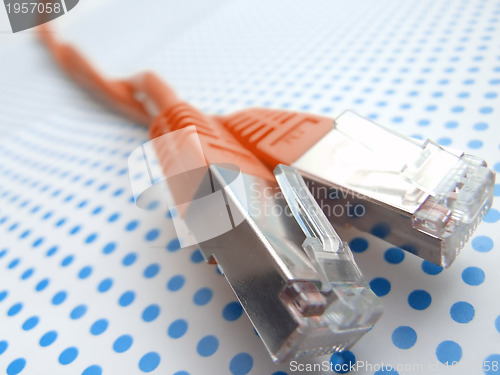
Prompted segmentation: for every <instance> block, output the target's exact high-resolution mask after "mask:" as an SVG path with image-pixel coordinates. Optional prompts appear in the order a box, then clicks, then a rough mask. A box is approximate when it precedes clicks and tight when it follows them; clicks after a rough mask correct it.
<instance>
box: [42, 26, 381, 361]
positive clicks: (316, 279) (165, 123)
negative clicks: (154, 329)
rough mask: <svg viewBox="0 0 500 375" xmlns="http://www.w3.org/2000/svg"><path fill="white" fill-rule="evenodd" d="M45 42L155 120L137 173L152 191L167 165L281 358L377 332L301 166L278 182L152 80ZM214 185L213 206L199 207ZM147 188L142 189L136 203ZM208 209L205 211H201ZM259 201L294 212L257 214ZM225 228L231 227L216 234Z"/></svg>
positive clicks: (107, 93)
mask: <svg viewBox="0 0 500 375" xmlns="http://www.w3.org/2000/svg"><path fill="white" fill-rule="evenodd" d="M39 35H40V37H41V38H42V40H43V42H44V43H45V45H46V46H47V48H48V49H49V50H50V52H51V53H52V55H53V56H54V58H55V59H56V61H57V62H58V63H59V64H60V65H61V67H62V68H63V69H64V70H65V71H66V72H67V73H68V74H69V75H70V76H71V77H72V78H73V79H74V80H76V81H77V82H79V83H80V84H82V85H84V86H85V87H86V88H88V89H89V90H90V91H92V92H94V93H95V94H96V95H98V96H99V97H100V98H101V99H102V100H104V101H106V102H107V103H109V104H110V105H111V106H113V107H114V108H115V109H117V110H119V111H120V112H122V113H123V114H125V115H127V116H129V117H130V118H132V119H134V120H135V121H140V122H142V123H144V124H149V123H151V126H150V129H149V131H150V137H151V139H152V140H151V141H150V142H148V143H146V144H145V145H143V146H141V147H140V148H138V149H136V150H135V151H134V152H133V153H132V154H131V155H130V157H129V168H132V167H134V166H135V164H134V163H133V162H132V163H131V160H133V161H135V160H136V159H137V160H138V161H137V163H138V164H139V165H142V166H144V165H145V166H146V167H147V168H146V169H147V172H148V173H146V175H149V178H150V181H146V185H145V188H146V190H147V189H148V188H149V187H150V186H149V185H151V186H153V185H155V183H156V182H157V181H158V179H156V177H157V175H156V172H155V169H154V167H155V166H159V167H160V170H161V171H160V172H161V173H162V174H163V175H164V176H165V177H166V179H165V181H166V184H165V185H166V186H167V187H168V189H169V192H170V193H172V195H173V196H174V200H173V203H174V204H175V205H176V206H175V208H177V207H179V206H182V207H184V209H183V211H182V214H181V216H182V219H183V222H185V223H186V224H187V226H188V227H189V230H190V232H193V233H194V237H195V238H196V239H197V240H198V242H199V246H200V250H201V251H202V253H203V255H204V257H205V258H206V259H207V260H208V261H215V262H216V263H217V264H218V265H219V267H220V268H221V270H222V271H223V274H224V276H225V277H226V279H227V280H228V282H229V283H230V285H231V287H232V289H233V291H234V293H235V295H236V297H237V298H238V300H239V301H240V303H241V305H242V307H243V309H244V310H245V312H246V314H247V315H248V317H249V319H250V321H251V322H252V324H253V326H254V327H255V329H256V331H257V332H258V334H259V336H260V338H261V339H262V341H263V343H264V345H265V346H266V348H267V350H268V352H269V353H270V355H271V358H272V359H273V360H274V361H277V362H282V361H286V360H290V359H293V358H300V357H304V356H319V355H327V354H331V353H333V352H338V351H343V350H346V349H349V348H351V347H352V346H353V345H354V344H355V343H356V342H357V341H358V340H359V339H360V338H361V337H362V336H363V335H364V334H365V333H366V332H368V331H369V330H370V329H371V328H372V327H373V325H374V324H375V323H376V322H377V320H378V319H379V318H380V316H381V314H382V305H381V302H380V300H379V299H378V297H377V296H376V295H375V294H374V293H373V291H372V290H371V289H370V287H369V286H368V284H367V282H366V281H365V280H364V278H363V276H362V274H361V272H360V270H359V268H358V266H357V264H356V262H355V261H354V258H353V255H352V253H351V251H350V249H349V246H348V245H347V244H346V243H344V242H343V241H342V240H341V239H340V238H339V236H338V235H337V233H336V232H335V230H334V229H333V227H332V226H331V224H330V222H329V221H328V219H327V218H326V217H325V215H324V214H323V212H322V211H321V209H320V207H319V206H318V204H317V203H316V201H315V200H314V198H313V197H312V195H311V193H310V192H309V190H308V188H307V186H306V185H305V182H304V180H303V179H302V177H301V176H300V175H299V174H298V173H297V172H296V170H295V169H294V168H293V167H289V166H286V165H281V164H280V165H278V166H276V168H274V175H273V172H271V171H272V169H271V168H270V167H269V166H266V165H265V164H264V163H263V162H262V161H261V160H259V159H258V158H257V156H255V155H254V154H253V153H251V152H250V151H249V150H248V149H246V148H245V147H243V146H242V144H241V143H240V141H239V140H237V139H236V137H234V136H233V135H232V134H231V133H230V132H229V130H228V129H227V128H225V127H224V126H222V124H221V123H220V121H219V120H218V119H217V118H215V117H212V116H206V115H204V114H202V113H200V112H199V111H197V110H196V109H195V108H193V107H192V106H190V105H189V104H187V103H185V102H183V101H181V100H179V99H178V98H177V97H176V96H175V94H174V93H173V91H172V90H171V89H170V88H169V87H168V86H166V85H165V84H164V83H163V82H161V80H160V79H159V78H158V77H157V76H155V75H154V74H152V73H145V74H143V75H140V76H137V77H134V78H132V79H130V80H127V81H110V80H107V79H105V78H104V77H103V76H101V75H100V74H99V73H98V72H97V71H96V70H95V69H94V68H93V67H92V66H91V65H90V64H89V63H88V62H87V61H86V60H85V59H84V58H83V57H82V56H81V55H80V54H79V53H78V52H77V51H76V50H75V49H74V48H73V47H71V46H69V45H65V44H61V43H60V42H58V41H57V40H56V39H55V37H54V35H53V34H52V33H51V32H50V31H49V30H48V27H47V25H42V26H41V27H40V28H39ZM193 125H194V126H193ZM193 135H194V137H193ZM200 149H201V152H199V150H200ZM152 154H154V155H152ZM137 156H138V157H137ZM228 161H230V162H231V165H228V164H227V163H228ZM204 165H206V167H204ZM235 166H237V167H236V168H235ZM179 171H181V172H182V173H179ZM237 182H241V184H240V185H237ZM160 185H161V184H156V187H157V186H160ZM207 185H208V187H209V190H210V188H211V191H210V192H209V193H210V194H208V197H209V198H210V199H208V200H203V199H200V198H203V197H205V196H206V190H207V189H206V187H207ZM242 186H243V189H242V188H241V187H242ZM250 186H251V187H252V189H260V191H262V192H264V191H271V192H275V193H276V194H261V195H260V196H258V197H255V196H254V195H253V194H251V195H250V194H247V191H246V190H245V187H250ZM132 189H133V190H134V184H133V186H132ZM141 192H142V191H141ZM141 192H139V194H138V195H136V194H135V191H134V196H135V197H136V198H137V201H136V203H137V204H138V205H140V203H139V200H140V196H139V195H140V193H141ZM163 192H164V191H162V193H163ZM144 195H146V194H144ZM200 196H201V197H200ZM251 200H253V201H251ZM200 201H201V202H202V203H203V202H205V203H207V202H208V203H207V206H205V207H202V208H201V209H200V205H199V202H200ZM186 202H187V203H186ZM214 203H219V204H217V205H215V204H214ZM253 203H256V204H257V205H266V206H268V207H269V206H272V207H276V208H279V209H280V210H281V211H282V212H283V211H285V210H289V212H291V215H279V216H273V215H265V214H262V213H259V212H251V210H249V209H248V206H250V205H252V204H253ZM207 215H209V216H210V219H209V220H207V218H206V216H207ZM212 217H213V219H212ZM224 220H225V221H226V222H225V223H224ZM207 222H208V223H209V224H207ZM221 222H222V227H223V228H224V230H222V231H219V232H217V235H216V236H213V235H212V236H210V235H211V234H213V232H211V231H210V230H216V229H218V228H215V227H216V226H217V225H216V224H220V223H221ZM224 224H225V226H224ZM210 225H211V226H210ZM207 226H209V229H210V230H209V232H208V236H206V234H207V232H205V229H206V227H207ZM220 226H221V225H219V227H220ZM214 228H215V229H214ZM176 229H177V228H176ZM200 238H201V239H202V240H199V239H200ZM179 239H180V240H182V236H179ZM181 244H182V242H181ZM242 244H244V245H243V246H242Z"/></svg>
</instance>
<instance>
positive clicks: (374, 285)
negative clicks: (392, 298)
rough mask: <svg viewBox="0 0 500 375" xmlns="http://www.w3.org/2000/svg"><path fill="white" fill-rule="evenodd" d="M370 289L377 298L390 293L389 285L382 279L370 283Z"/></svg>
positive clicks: (378, 278)
mask: <svg viewBox="0 0 500 375" xmlns="http://www.w3.org/2000/svg"><path fill="white" fill-rule="evenodd" d="M370 288H371V289H372V290H373V292H374V293H375V294H376V295H377V296H379V297H383V296H385V295H386V294H388V293H389V292H390V290H391V283H390V282H389V280H387V279H384V278H383V277H377V278H375V279H373V280H372V281H370Z"/></svg>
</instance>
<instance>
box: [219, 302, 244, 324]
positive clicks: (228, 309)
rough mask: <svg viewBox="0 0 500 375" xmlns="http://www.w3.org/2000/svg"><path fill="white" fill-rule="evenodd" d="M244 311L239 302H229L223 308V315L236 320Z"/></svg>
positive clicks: (230, 319) (230, 320) (227, 318)
mask: <svg viewBox="0 0 500 375" xmlns="http://www.w3.org/2000/svg"><path fill="white" fill-rule="evenodd" d="M242 313H243V308H242V307H241V304H240V303H239V302H236V301H233V302H229V303H228V304H227V305H226V306H224V309H223V310H222V317H223V318H224V319H226V320H227V321H229V322H232V321H235V320H236V319H238V318H239V317H240V316H241V314H242Z"/></svg>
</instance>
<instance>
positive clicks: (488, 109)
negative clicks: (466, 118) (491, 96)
mask: <svg viewBox="0 0 500 375" xmlns="http://www.w3.org/2000/svg"><path fill="white" fill-rule="evenodd" d="M491 112H493V108H491V107H482V108H480V109H479V113H482V114H484V115H487V114H489V113H491Z"/></svg>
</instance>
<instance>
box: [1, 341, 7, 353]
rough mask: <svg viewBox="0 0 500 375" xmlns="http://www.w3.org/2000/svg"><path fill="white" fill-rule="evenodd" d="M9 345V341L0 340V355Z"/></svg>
mask: <svg viewBox="0 0 500 375" xmlns="http://www.w3.org/2000/svg"><path fill="white" fill-rule="evenodd" d="M8 347H9V343H8V342H7V341H5V340H2V341H0V355H1V354H3V353H4V352H5V351H6V350H7V348H8Z"/></svg>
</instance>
